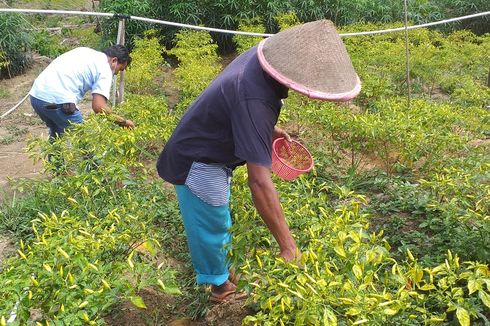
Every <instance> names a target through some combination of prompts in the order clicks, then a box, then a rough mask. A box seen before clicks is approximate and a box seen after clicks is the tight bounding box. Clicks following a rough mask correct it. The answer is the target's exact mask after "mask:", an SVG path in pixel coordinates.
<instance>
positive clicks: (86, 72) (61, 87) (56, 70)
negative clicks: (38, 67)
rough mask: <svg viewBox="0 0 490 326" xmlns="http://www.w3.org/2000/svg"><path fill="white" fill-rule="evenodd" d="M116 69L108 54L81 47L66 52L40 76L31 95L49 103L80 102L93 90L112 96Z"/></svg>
mask: <svg viewBox="0 0 490 326" xmlns="http://www.w3.org/2000/svg"><path fill="white" fill-rule="evenodd" d="M112 76H113V73H112V70H111V67H110V65H109V63H108V61H107V56H106V55H105V54H104V53H103V52H99V51H96V50H93V49H90V48H85V47H80V48H76V49H73V50H71V51H68V52H66V53H63V54H62V55H60V56H59V57H57V58H56V59H55V60H53V62H51V63H50V64H49V65H48V66H47V67H46V69H44V71H43V72H42V73H41V74H40V75H39V76H38V77H37V78H36V80H35V81H34V84H33V86H32V88H31V90H30V92H29V94H30V95H32V96H34V97H36V98H38V99H40V100H43V101H45V102H49V103H55V104H60V103H78V102H80V100H81V99H82V98H83V96H84V95H85V93H87V92H88V91H89V90H91V92H92V93H97V94H100V95H102V96H104V97H105V98H106V99H109V96H110V93H111V84H112Z"/></svg>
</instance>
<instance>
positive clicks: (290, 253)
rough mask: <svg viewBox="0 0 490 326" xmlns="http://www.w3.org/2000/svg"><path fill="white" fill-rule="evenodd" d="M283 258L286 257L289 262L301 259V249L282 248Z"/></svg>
mask: <svg viewBox="0 0 490 326" xmlns="http://www.w3.org/2000/svg"><path fill="white" fill-rule="evenodd" d="M280 256H281V258H282V259H284V260H285V261H287V262H292V261H300V260H301V252H300V251H299V249H298V248H295V249H294V250H293V249H291V250H281V255H280Z"/></svg>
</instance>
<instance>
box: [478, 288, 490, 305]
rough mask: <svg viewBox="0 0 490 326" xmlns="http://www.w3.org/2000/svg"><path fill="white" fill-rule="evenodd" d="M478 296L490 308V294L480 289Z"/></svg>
mask: <svg viewBox="0 0 490 326" xmlns="http://www.w3.org/2000/svg"><path fill="white" fill-rule="evenodd" d="M478 296H479V297H480V300H481V301H482V302H483V304H484V305H485V306H487V307H488V308H490V295H489V294H488V293H486V292H485V291H483V290H480V291H478Z"/></svg>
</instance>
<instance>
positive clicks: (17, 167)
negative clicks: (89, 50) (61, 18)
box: [0, 61, 47, 196]
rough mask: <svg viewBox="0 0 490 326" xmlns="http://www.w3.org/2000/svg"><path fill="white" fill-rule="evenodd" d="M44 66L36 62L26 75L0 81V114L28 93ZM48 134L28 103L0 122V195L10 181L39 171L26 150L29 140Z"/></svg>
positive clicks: (27, 101) (40, 167) (40, 168)
mask: <svg viewBox="0 0 490 326" xmlns="http://www.w3.org/2000/svg"><path fill="white" fill-rule="evenodd" d="M46 65H47V63H46V62H44V61H37V62H36V63H35V64H34V65H33V67H32V68H31V69H30V70H29V71H27V72H26V73H25V74H23V75H20V76H17V77H14V78H12V79H6V80H0V115H2V114H4V113H5V112H7V111H8V110H10V109H11V108H12V107H13V106H14V105H16V104H17V103H18V102H19V101H20V100H21V99H22V98H24V96H25V95H26V94H27V93H28V92H29V90H30V88H31V85H32V82H33V81H34V79H35V78H36V76H37V75H38V74H39V73H40V72H41V70H42V69H43V68H44V67H45V66H46ZM43 134H44V135H47V130H46V127H45V126H44V124H43V122H42V121H41V120H40V119H39V118H38V117H37V116H36V114H35V113H34V111H33V109H32V107H31V106H30V103H29V100H28V99H27V100H26V101H24V102H23V103H22V104H21V105H20V106H19V107H18V108H17V109H16V110H15V111H13V112H12V113H10V114H9V115H7V116H6V117H4V118H3V119H1V120H0V196H1V195H2V194H1V191H2V190H6V188H7V187H8V179H9V178H14V179H15V178H21V177H32V176H35V175H38V174H39V172H40V171H41V170H42V166H41V164H40V163H37V164H35V163H34V162H33V161H32V159H31V158H29V157H28V155H27V153H26V151H25V147H26V145H27V141H28V139H29V138H30V137H38V136H43Z"/></svg>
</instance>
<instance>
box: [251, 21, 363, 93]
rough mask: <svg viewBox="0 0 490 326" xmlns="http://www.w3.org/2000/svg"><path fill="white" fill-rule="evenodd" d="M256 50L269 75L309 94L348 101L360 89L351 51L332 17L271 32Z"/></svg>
mask: <svg viewBox="0 0 490 326" xmlns="http://www.w3.org/2000/svg"><path fill="white" fill-rule="evenodd" d="M257 54H258V58H259V61H260V64H261V66H262V68H263V69H264V70H265V71H266V72H267V73H268V74H269V75H271V76H272V77H273V78H274V79H276V80H277V81H278V82H280V83H281V84H283V85H285V86H286V87H288V88H290V89H293V90H295V91H297V92H299V93H301V94H304V95H306V96H308V97H310V98H314V99H321V100H329V101H348V100H350V99H352V98H353V97H355V96H356V95H357V94H359V92H360V91H361V82H360V80H359V77H358V76H357V74H356V72H355V71H354V67H353V66H352V62H351V60H350V58H349V54H348V53H347V50H346V49H345V46H344V43H342V40H341V39H340V36H339V34H338V33H337V31H336V29H335V26H334V24H333V23H332V22H331V21H329V20H318V21H314V22H309V23H306V24H302V25H299V26H295V27H293V28H290V29H287V30H284V31H282V32H279V33H277V34H275V35H272V36H271V37H269V38H267V39H264V40H262V41H261V42H260V44H259V46H258V47H257Z"/></svg>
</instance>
